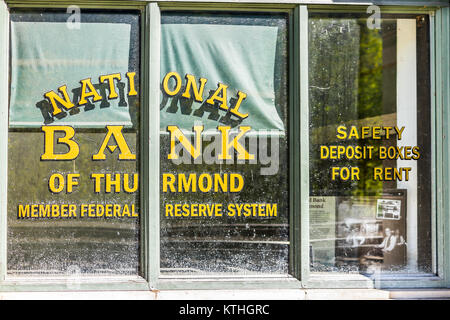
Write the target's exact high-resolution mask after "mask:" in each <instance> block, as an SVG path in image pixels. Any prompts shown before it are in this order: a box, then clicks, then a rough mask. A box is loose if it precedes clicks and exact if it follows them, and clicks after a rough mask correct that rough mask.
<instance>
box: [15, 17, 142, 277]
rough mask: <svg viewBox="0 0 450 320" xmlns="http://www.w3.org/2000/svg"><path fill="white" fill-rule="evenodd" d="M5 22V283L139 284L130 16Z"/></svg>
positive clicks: (134, 42)
mask: <svg viewBox="0 0 450 320" xmlns="http://www.w3.org/2000/svg"><path fill="white" fill-rule="evenodd" d="M76 13H77V12H76V10H75V11H72V12H70V13H66V12H65V11H64V12H61V11H57V10H45V11H22V10H17V11H16V10H13V11H12V12H11V54H10V57H11V60H10V65H11V75H10V77H11V82H10V83H11V87H10V93H11V94H10V110H9V135H8V219H7V223H8V234H7V239H8V240H7V258H8V261H7V272H8V275H12V276H27V275H39V276H42V275H48V276H67V275H70V276H73V275H74V274H79V275H82V276H83V275H108V276H109V275H130V276H135V275H138V274H139V237H140V232H139V230H140V222H139V221H140V219H139V213H140V206H139V176H138V174H139V127H140V126H139V59H140V57H139V51H140V49H139V38H140V35H139V26H140V22H139V20H140V15H139V13H138V12H135V11H130V12H128V11H121V12H120V13H118V12H114V11H111V12H105V11H103V12H97V11H88V10H82V11H81V12H79V13H80V15H78V16H77V15H76Z"/></svg>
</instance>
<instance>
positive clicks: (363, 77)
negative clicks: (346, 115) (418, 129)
mask: <svg viewBox="0 0 450 320" xmlns="http://www.w3.org/2000/svg"><path fill="white" fill-rule="evenodd" d="M359 27H360V30H361V32H360V43H359V52H360V54H359V77H358V118H359V119H364V118H367V117H371V116H375V115H379V114H380V113H381V110H382V108H381V107H382V105H381V102H382V95H383V92H382V80H383V79H382V78H383V41H382V38H381V34H380V31H379V30H376V29H374V30H370V29H368V28H367V26H366V24H365V21H363V22H360V23H359Z"/></svg>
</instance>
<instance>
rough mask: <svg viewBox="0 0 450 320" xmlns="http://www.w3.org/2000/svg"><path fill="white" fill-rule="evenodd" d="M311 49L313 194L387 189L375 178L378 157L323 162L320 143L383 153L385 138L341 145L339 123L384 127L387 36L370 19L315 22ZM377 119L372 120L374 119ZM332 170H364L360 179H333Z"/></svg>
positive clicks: (316, 19) (362, 192)
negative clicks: (372, 26)
mask: <svg viewBox="0 0 450 320" xmlns="http://www.w3.org/2000/svg"><path fill="white" fill-rule="evenodd" d="M309 28H310V32H309V47H310V50H309V52H310V55H309V57H310V62H309V72H310V78H309V83H310V136H311V155H310V159H311V161H310V169H311V170H310V186H311V191H312V194H325V193H326V194H336V192H337V191H339V192H342V191H343V192H345V193H350V194H353V195H364V194H366V193H367V192H373V191H382V187H383V185H382V182H381V181H374V180H373V168H374V167H378V166H380V165H382V162H381V161H380V160H377V159H372V160H368V159H363V160H346V159H344V160H342V159H341V160H321V159H320V154H319V146H320V145H325V144H326V145H337V144H340V145H353V146H357V145H359V146H361V147H363V146H369V145H373V146H374V147H375V148H374V152H375V153H376V154H377V153H378V148H379V146H380V143H381V142H380V140H352V141H340V140H337V139H335V138H334V139H333V137H334V136H333V135H327V136H325V135H324V132H325V131H327V130H328V131H330V132H331V131H333V129H334V130H335V128H336V127H337V125H339V124H345V125H346V126H352V125H355V126H358V127H360V126H362V125H364V123H366V122H367V123H369V122H370V123H371V124H366V125H369V126H370V125H374V123H378V125H380V124H381V119H376V117H379V116H381V115H382V114H383V112H384V111H383V37H382V32H383V28H382V29H381V30H376V29H375V30H371V29H368V28H367V26H366V21H365V20H360V21H359V20H356V19H345V18H339V19H337V18H313V19H311V20H310V23H309ZM369 118H372V119H371V120H372V121H368V120H369ZM331 166H339V167H344V166H347V167H350V166H352V167H359V168H360V180H359V181H350V180H348V181H340V180H336V181H331V178H330V175H329V174H324V173H325V172H326V173H328V172H329V170H330V167H331Z"/></svg>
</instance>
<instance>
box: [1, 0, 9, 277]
mask: <svg viewBox="0 0 450 320" xmlns="http://www.w3.org/2000/svg"><path fill="white" fill-rule="evenodd" d="M0 44H1V47H2V50H1V51H0V71H1V72H0V97H1V98H0V115H1V118H0V119H1V120H0V136H1V139H0V150H1V151H0V170H1V172H0V176H1V177H2V183H0V213H1V214H0V283H1V282H3V280H4V279H5V275H6V233H7V232H6V221H7V215H6V210H7V209H6V205H7V198H6V195H7V186H8V183H7V178H8V169H7V168H8V167H7V160H8V101H9V99H8V91H9V88H8V77H9V72H8V70H9V68H8V66H9V61H8V59H9V14H8V9H7V7H6V4H5V2H3V1H2V2H1V3H0Z"/></svg>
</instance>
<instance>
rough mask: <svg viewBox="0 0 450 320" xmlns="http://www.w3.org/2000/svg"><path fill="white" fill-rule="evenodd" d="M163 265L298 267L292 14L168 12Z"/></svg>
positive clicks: (252, 269) (196, 269) (245, 270)
mask: <svg viewBox="0 0 450 320" xmlns="http://www.w3.org/2000/svg"><path fill="white" fill-rule="evenodd" d="M161 39H162V49H161V93H162V95H161V112H160V119H161V127H160V128H161V129H160V130H161V135H160V136H161V163H160V166H161V272H162V273H163V274H170V275H211V274H215V275H218V274H222V275H252V274H261V273H269V274H278V275H279V274H286V273H287V272H288V248H289V234H288V228H289V214H288V212H289V211H288V149H287V146H288V142H287V106H288V95H287V18H286V16H285V15H281V14H276V15H274V14H271V15H267V14H223V13H220V14H214V15H212V14H209V13H208V14H193V13H163V15H162V35H161Z"/></svg>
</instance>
